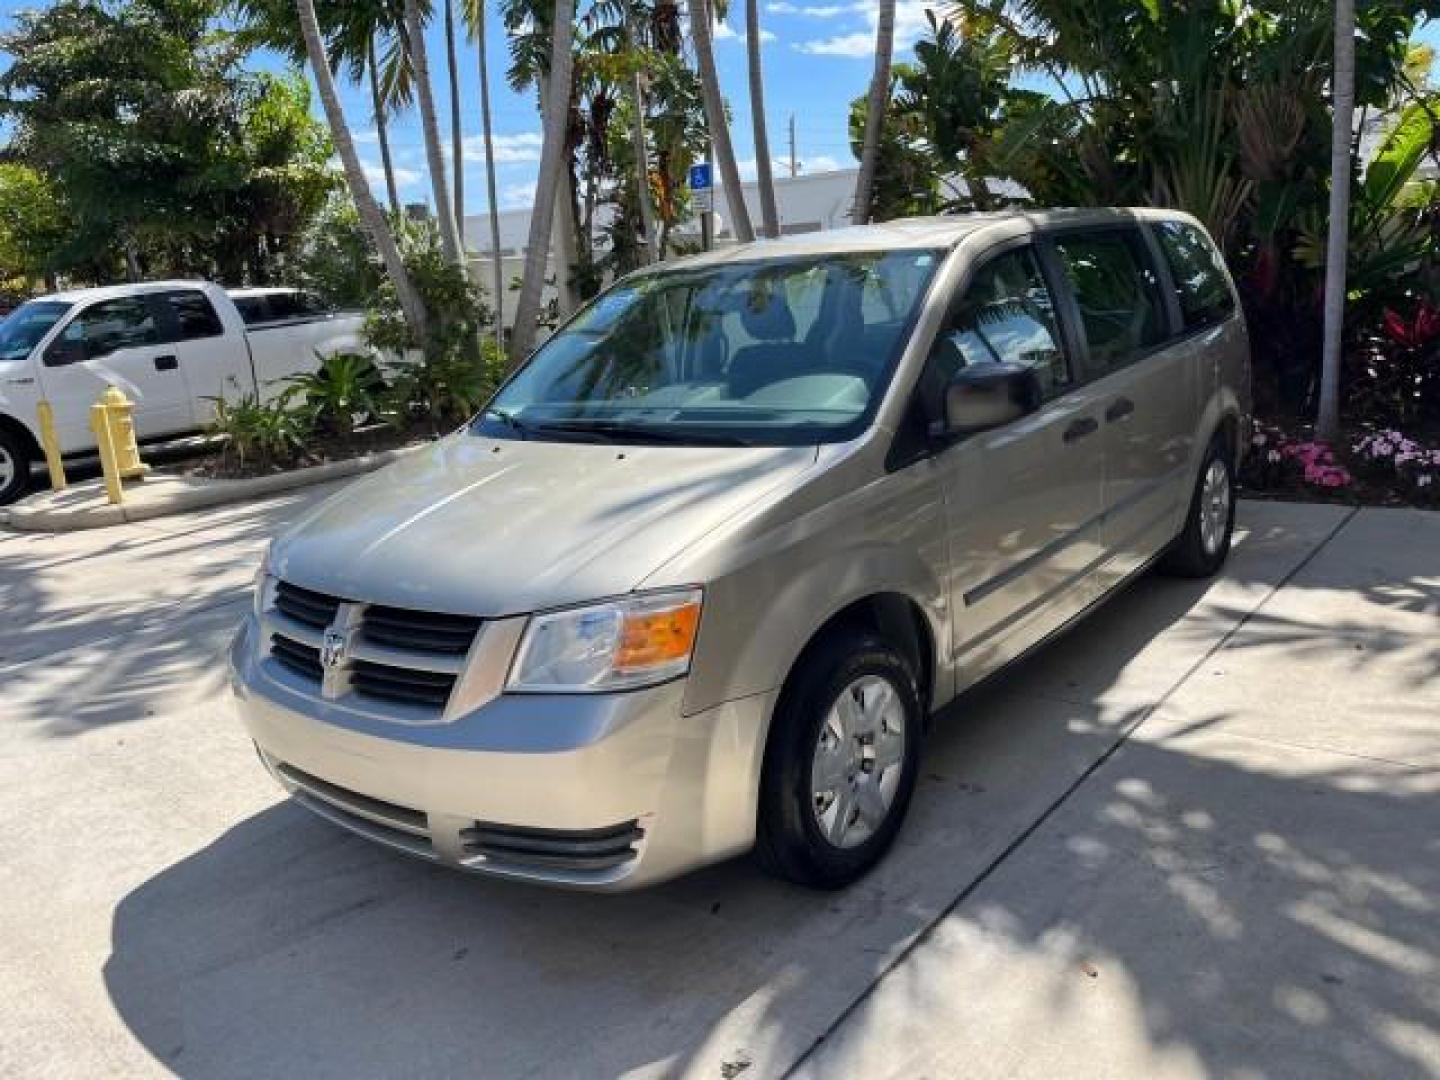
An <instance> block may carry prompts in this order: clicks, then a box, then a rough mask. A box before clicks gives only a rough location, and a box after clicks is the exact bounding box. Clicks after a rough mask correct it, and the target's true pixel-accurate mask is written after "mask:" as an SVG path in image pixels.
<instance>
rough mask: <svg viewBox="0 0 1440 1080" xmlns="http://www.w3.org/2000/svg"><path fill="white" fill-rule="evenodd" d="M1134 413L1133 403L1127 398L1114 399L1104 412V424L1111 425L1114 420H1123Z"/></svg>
mask: <svg viewBox="0 0 1440 1080" xmlns="http://www.w3.org/2000/svg"><path fill="white" fill-rule="evenodd" d="M1134 411H1135V403H1134V402H1133V401H1131V400H1130V399H1129V398H1126V397H1122V398H1116V399H1115V400H1114V401H1112V402H1111V403H1110V407H1109V408H1108V409H1106V410H1105V422H1106V423H1107V424H1113V423H1114V422H1115V421H1116V420H1123V419H1125V417H1127V416H1129V415H1130V414H1131V413H1133V412H1134Z"/></svg>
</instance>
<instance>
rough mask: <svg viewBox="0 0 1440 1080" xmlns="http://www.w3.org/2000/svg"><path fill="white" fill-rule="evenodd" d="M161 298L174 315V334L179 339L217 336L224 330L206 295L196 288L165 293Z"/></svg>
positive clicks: (191, 339) (188, 339)
mask: <svg viewBox="0 0 1440 1080" xmlns="http://www.w3.org/2000/svg"><path fill="white" fill-rule="evenodd" d="M162 299H163V300H164V301H165V302H166V303H167V304H169V305H170V310H171V311H172V312H173V313H174V315H175V336H176V339H177V340H179V341H194V340H196V339H197V338H208V337H219V336H220V335H221V334H223V333H224V332H225V327H224V326H222V325H221V324H220V316H218V315H216V314H215V308H214V307H213V306H212V305H211V303H210V300H209V299H208V298H207V297H206V295H205V294H204V293H202V292H200V291H199V290H198V289H190V290H186V291H185V292H172V293H165V294H164V296H163V297H162Z"/></svg>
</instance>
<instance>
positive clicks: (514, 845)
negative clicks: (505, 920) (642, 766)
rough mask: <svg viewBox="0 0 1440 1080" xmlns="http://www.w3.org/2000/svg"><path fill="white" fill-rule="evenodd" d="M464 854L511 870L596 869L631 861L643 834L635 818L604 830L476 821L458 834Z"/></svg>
mask: <svg viewBox="0 0 1440 1080" xmlns="http://www.w3.org/2000/svg"><path fill="white" fill-rule="evenodd" d="M460 838H461V840H462V842H463V843H464V848H465V852H466V854H468V855H480V856H483V857H484V859H485V861H486V862H487V863H494V864H496V865H503V866H506V867H514V868H515V869H534V870H567V871H576V872H581V873H584V872H587V871H589V872H592V873H593V872H598V871H602V870H613V869H614V868H615V867H617V866H623V865H624V864H625V863H627V862H630V861H631V860H632V859H634V858H635V857H636V856H637V855H638V854H639V852H638V851H637V850H636V845H638V844H639V843H640V841H641V840H643V839H644V838H645V830H644V829H642V828H640V823H639V822H638V821H627V822H625V823H624V824H623V825H615V826H611V827H609V828H605V829H573V830H572V829H526V828H520V827H517V826H511V825H489V824H484V823H480V824H477V825H476V826H475V827H474V828H470V829H466V830H464V831H463V832H462V833H461V834H460Z"/></svg>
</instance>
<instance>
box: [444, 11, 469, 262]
mask: <svg viewBox="0 0 1440 1080" xmlns="http://www.w3.org/2000/svg"><path fill="white" fill-rule="evenodd" d="M445 68H446V71H447V72H448V74H449V76H450V169H451V176H452V178H453V187H454V195H455V227H456V228H457V229H459V230H460V235H461V239H462V241H463V239H464V235H465V138H464V133H463V131H462V129H461V126H460V67H459V65H458V64H456V62H455V0H445Z"/></svg>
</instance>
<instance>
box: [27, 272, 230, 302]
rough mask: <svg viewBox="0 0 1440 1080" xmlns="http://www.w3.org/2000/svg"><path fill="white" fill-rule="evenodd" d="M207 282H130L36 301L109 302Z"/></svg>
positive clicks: (74, 291) (68, 291)
mask: <svg viewBox="0 0 1440 1080" xmlns="http://www.w3.org/2000/svg"><path fill="white" fill-rule="evenodd" d="M210 284H211V283H210V282H208V281H200V280H198V279H195V278H192V279H190V280H188V281H186V280H181V279H175V280H172V281H132V282H128V283H126V284H124V285H101V286H99V287H97V288H93V289H66V290H65V291H63V292H56V293H47V294H46V295H45V296H39V297H36V299H37V300H63V301H65V302H66V303H70V304H73V303H75V302H77V301H79V300H111V299H113V298H115V297H117V296H137V295H140V294H142V293H152V292H162V291H164V290H166V289H195V288H199V287H201V286H209V285H210Z"/></svg>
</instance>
